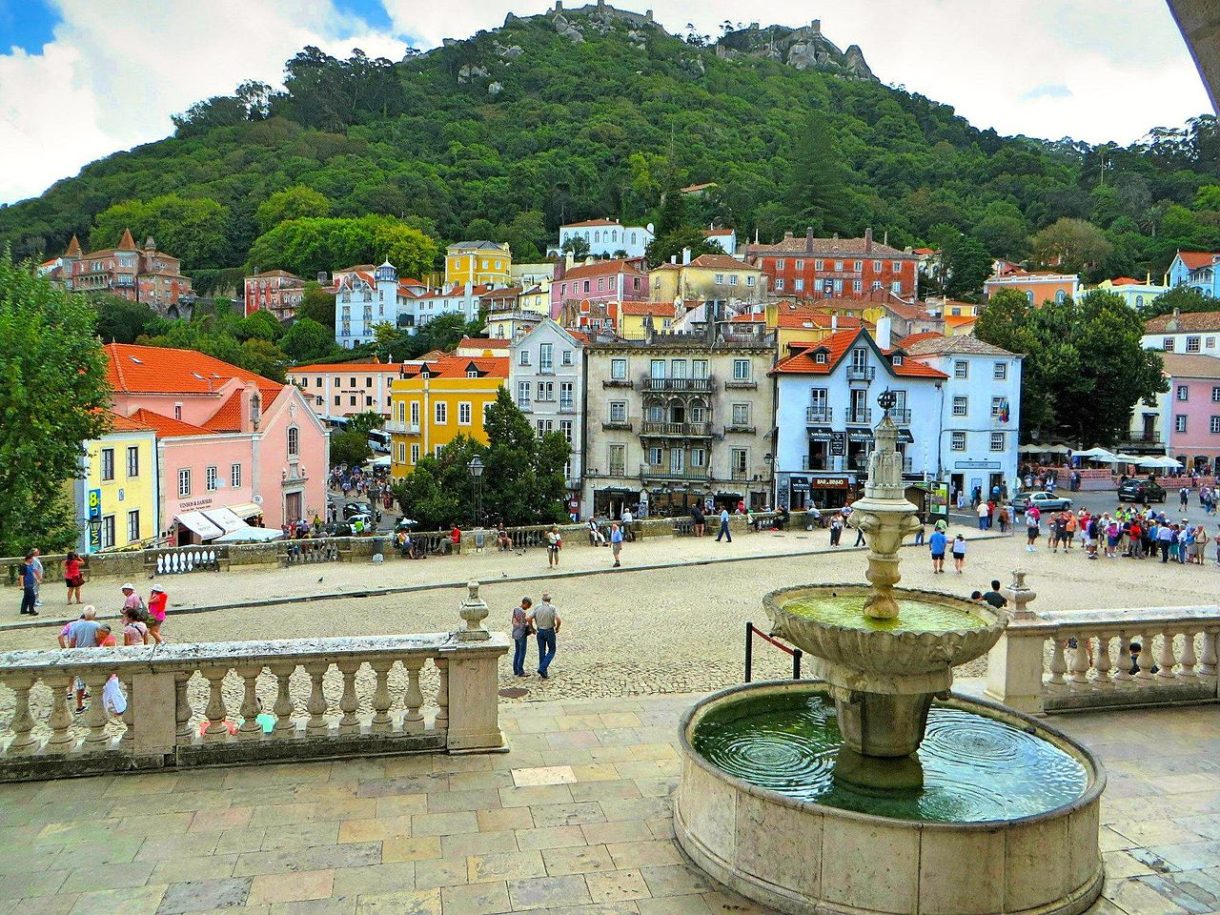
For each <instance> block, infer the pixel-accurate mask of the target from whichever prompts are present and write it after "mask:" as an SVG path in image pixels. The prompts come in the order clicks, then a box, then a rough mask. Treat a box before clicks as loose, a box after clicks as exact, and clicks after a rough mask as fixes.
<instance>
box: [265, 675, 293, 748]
mask: <svg viewBox="0 0 1220 915" xmlns="http://www.w3.org/2000/svg"><path fill="white" fill-rule="evenodd" d="M296 669H297V665H296V662H295V661H289V662H286V663H282V664H273V665H272V666H271V672H272V673H273V674H275V688H276V694H275V709H274V711H275V730H274V731H273V732H272V733H273V734H274V735H275V736H276V737H280V738H285V737H292V736H294V735H295V734H296V729H297V726H296V722H294V721H293V720H292V713H293V711H294V708H293V704H292V694H291V693H290V692H289V689H290V687H291V680H292V674H293V671H295V670H296Z"/></svg>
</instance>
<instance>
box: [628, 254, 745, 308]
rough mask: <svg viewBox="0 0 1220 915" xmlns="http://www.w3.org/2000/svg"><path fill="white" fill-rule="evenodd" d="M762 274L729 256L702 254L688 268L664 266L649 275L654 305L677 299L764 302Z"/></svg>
mask: <svg viewBox="0 0 1220 915" xmlns="http://www.w3.org/2000/svg"><path fill="white" fill-rule="evenodd" d="M762 276H763V272H762V269H761V268H759V267H755V266H754V265H753V264H747V263H746V262H745V261H739V260H738V259H737V258H735V257H729V256H728V255H727V254H700V255H699V256H698V257H696V258H695V259H694V260H692V261H691V262H690V263H688V264H662V265H661V266H660V267H658V268H657V269H655V270H653V271H652V272H651V273H649V275H648V277H649V280H650V282H649V286H650V287H651V289H652V295H651V298H652V300H653V301H654V302H672V301H674V299H697V300H699V301H706V300H708V299H737V300H738V301H741V302H759V301H762V286H763V281H762Z"/></svg>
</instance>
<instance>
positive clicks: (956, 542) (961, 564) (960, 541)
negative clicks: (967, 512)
mask: <svg viewBox="0 0 1220 915" xmlns="http://www.w3.org/2000/svg"><path fill="white" fill-rule="evenodd" d="M953 568H954V569H956V570H957V574H958V575H961V574H962V572H963V571H964V570H965V568H966V538H965V537H963V536H962V535H961V534H958V535H957V536H956V537H954V538H953Z"/></svg>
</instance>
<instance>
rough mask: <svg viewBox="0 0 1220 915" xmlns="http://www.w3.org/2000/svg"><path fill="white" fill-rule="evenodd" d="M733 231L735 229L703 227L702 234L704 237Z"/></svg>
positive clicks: (728, 233)
mask: <svg viewBox="0 0 1220 915" xmlns="http://www.w3.org/2000/svg"><path fill="white" fill-rule="evenodd" d="M734 231H736V230H734V229H704V230H703V234H704V236H705V237H707V238H711V237H712V236H715V235H732V234H733V232H734Z"/></svg>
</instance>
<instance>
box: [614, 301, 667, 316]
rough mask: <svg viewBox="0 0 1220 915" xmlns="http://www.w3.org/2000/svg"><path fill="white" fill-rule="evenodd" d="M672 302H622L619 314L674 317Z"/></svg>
mask: <svg viewBox="0 0 1220 915" xmlns="http://www.w3.org/2000/svg"><path fill="white" fill-rule="evenodd" d="M673 313H674V306H673V303H672V302H620V303H619V314H623V315H640V316H643V315H666V316H668V317H673Z"/></svg>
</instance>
